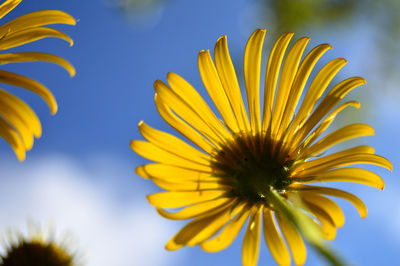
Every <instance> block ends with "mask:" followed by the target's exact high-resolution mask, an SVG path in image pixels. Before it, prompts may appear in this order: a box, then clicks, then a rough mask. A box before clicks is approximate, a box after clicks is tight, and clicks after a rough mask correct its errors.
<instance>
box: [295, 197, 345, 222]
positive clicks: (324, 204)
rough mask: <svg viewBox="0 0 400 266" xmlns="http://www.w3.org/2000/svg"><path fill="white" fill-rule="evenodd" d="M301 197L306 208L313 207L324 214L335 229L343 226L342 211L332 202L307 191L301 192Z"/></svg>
mask: <svg viewBox="0 0 400 266" xmlns="http://www.w3.org/2000/svg"><path fill="white" fill-rule="evenodd" d="M301 197H302V199H303V201H304V202H305V203H306V204H307V205H308V206H315V207H316V208H319V209H321V210H322V211H324V212H326V214H328V215H329V217H330V218H331V219H332V221H333V222H334V224H335V226H336V227H342V226H343V225H344V214H343V211H342V209H341V208H340V207H339V205H337V204H336V203H335V202H334V201H333V200H331V199H328V198H327V197H324V196H320V195H318V194H315V193H310V192H308V191H301Z"/></svg>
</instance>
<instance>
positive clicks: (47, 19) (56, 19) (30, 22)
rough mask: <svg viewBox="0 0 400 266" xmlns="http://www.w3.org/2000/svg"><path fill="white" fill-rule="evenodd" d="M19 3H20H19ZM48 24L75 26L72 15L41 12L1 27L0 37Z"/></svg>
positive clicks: (47, 11) (56, 11) (48, 11)
mask: <svg viewBox="0 0 400 266" xmlns="http://www.w3.org/2000/svg"><path fill="white" fill-rule="evenodd" d="M18 2H19V1H18ZM48 24H69V25H75V24H76V22H75V19H74V18H73V17H71V15H69V14H67V13H65V12H63V11H60V10H40V11H36V12H31V13H28V14H25V15H23V16H20V17H18V18H15V19H13V20H11V21H10V22H8V23H6V24H4V25H2V26H1V27H0V36H3V35H4V34H8V33H13V32H17V31H21V30H24V29H27V28H33V27H39V26H43V25H48Z"/></svg>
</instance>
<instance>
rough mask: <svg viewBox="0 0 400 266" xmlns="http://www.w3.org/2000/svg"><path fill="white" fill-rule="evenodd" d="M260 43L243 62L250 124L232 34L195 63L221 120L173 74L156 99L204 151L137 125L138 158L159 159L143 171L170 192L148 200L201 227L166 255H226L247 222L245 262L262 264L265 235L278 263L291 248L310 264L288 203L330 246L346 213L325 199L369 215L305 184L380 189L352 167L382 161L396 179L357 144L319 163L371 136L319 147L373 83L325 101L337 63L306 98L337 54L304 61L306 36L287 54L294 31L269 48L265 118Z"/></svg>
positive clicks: (185, 232)
mask: <svg viewBox="0 0 400 266" xmlns="http://www.w3.org/2000/svg"><path fill="white" fill-rule="evenodd" d="M264 36H265V30H256V31H255V32H254V33H253V34H252V35H251V37H250V39H249V40H248V42H247V46H246V50H245V55H244V79H245V85H246V93H247V103H248V112H249V118H250V119H248V115H247V111H246V107H245V105H244V103H243V101H242V95H241V92H240V88H239V84H238V80H237V78H236V74H235V70H234V67H233V65H232V61H231V58H230V55H229V52H228V46H227V39H226V36H223V37H221V38H219V39H218V41H217V43H216V46H215V49H214V60H215V64H214V62H213V60H212V58H211V55H210V52H209V51H208V50H207V51H201V52H200V53H199V57H198V65H199V70H200V75H201V78H202V80H203V83H204V86H205V87H206V89H207V92H208V94H209V95H210V97H211V99H212V101H213V102H214V104H215V106H216V109H217V110H218V111H219V113H220V115H221V117H222V120H221V119H219V118H218V117H217V115H216V114H214V112H213V111H212V109H211V108H210V107H209V106H208V105H207V104H206V102H205V101H204V100H203V98H202V97H201V96H200V95H199V94H198V93H197V91H196V90H195V89H194V88H193V87H192V86H191V85H190V84H189V83H188V82H186V81H185V80H184V79H183V78H181V77H180V76H178V75H177V74H174V73H168V75H167V81H168V84H169V85H167V84H165V83H163V82H162V81H159V80H157V81H156V82H155V84H154V87H155V91H156V95H155V102H156V106H157V109H158V111H159V113H160V115H161V116H162V118H163V119H164V120H165V121H166V122H167V123H168V124H169V125H170V126H172V127H173V128H174V129H176V130H177V131H178V132H179V133H180V134H182V135H183V136H184V137H185V138H186V139H187V140H189V141H190V142H192V143H193V144H194V145H195V146H196V147H193V146H191V145H189V144H188V143H186V142H184V141H183V140H181V139H179V138H177V137H175V136H173V135H171V134H168V133H165V132H161V131H158V130H156V129H153V128H151V127H149V126H148V125H146V124H145V123H144V122H140V123H139V130H140V133H141V134H142V135H143V137H144V138H145V139H146V140H147V141H141V140H133V141H132V142H131V148H132V149H133V150H134V151H135V152H136V153H138V154H139V155H141V156H143V157H145V158H147V159H149V160H152V161H155V162H156V163H149V164H146V165H143V166H139V167H137V168H136V172H137V174H138V175H140V176H142V177H144V178H149V179H151V180H152V181H153V182H154V183H155V184H157V185H158V186H159V187H160V188H162V189H165V190H167V191H165V192H159V193H155V194H152V195H149V196H148V201H149V203H150V204H151V205H154V206H155V207H157V211H158V212H159V213H160V214H161V215H162V216H164V217H166V218H168V219H174V220H181V219H193V220H192V221H190V222H189V223H188V224H187V225H186V226H185V227H184V228H182V229H181V230H180V231H179V232H178V233H177V234H176V235H175V236H174V237H173V238H172V239H171V240H170V241H169V242H168V243H167V245H166V249H167V250H176V249H179V248H181V247H183V246H195V245H200V246H201V248H202V249H203V250H205V251H209V252H216V251H220V250H222V249H224V248H226V247H228V246H229V245H230V244H231V243H232V241H233V240H234V239H235V237H236V236H237V234H238V233H239V231H240V230H241V228H242V227H243V226H244V225H245V223H246V221H247V220H249V221H248V223H247V229H246V232H245V235H244V239H243V247H242V262H243V265H256V264H257V260H258V253H259V244H260V234H261V228H263V233H264V238H265V242H266V244H267V245H268V247H269V250H270V252H271V254H272V256H273V257H274V258H275V260H276V262H277V263H279V264H281V265H289V264H290V263H291V256H290V252H289V251H291V254H292V257H293V260H294V262H295V264H303V263H304V262H305V259H306V249H305V245H304V242H303V238H302V236H301V234H300V233H302V234H303V237H305V234H304V231H302V230H303V228H299V226H298V224H296V223H294V222H293V220H291V219H290V215H287V212H286V210H287V209H286V210H285V209H284V208H282V204H281V202H283V203H284V204H286V205H287V206H289V207H290V208H292V209H295V210H297V209H299V210H302V211H301V213H304V212H305V213H307V214H308V215H309V216H310V217H312V218H313V219H314V220H315V221H317V222H318V228H320V229H321V231H322V233H323V235H324V237H325V238H326V239H334V237H335V235H336V228H338V227H341V226H342V225H343V223H344V215H343V213H342V210H341V208H340V207H339V206H338V205H337V204H336V203H335V202H334V201H333V200H331V199H330V198H328V197H326V196H332V197H337V198H342V199H345V200H348V201H349V202H351V203H352V204H353V205H354V206H355V207H356V208H357V210H358V212H359V213H360V216H361V217H365V216H366V215H367V209H366V207H365V205H364V203H363V202H362V201H361V200H360V199H359V198H358V197H356V196H354V195H353V194H350V193H348V192H345V191H343V190H339V189H335V188H329V187H326V186H313V185H308V184H307V185H306V184H305V183H314V182H329V181H346V182H356V183H361V184H366V185H369V186H373V187H376V188H379V189H383V187H384V182H383V180H382V179H381V178H380V177H379V176H378V175H376V174H375V173H373V172H371V171H369V170H365V169H361V168H357V167H344V166H348V165H352V164H375V165H378V166H381V167H384V168H387V169H390V170H391V169H392V165H391V163H390V162H389V161H388V160H387V159H385V158H383V157H381V156H378V155H375V154H374V149H373V148H372V147H369V146H357V147H354V148H349V149H345V150H343V151H340V152H336V153H332V154H330V155H326V156H321V154H322V153H324V152H325V151H326V150H327V149H328V148H330V147H331V146H333V145H335V144H337V143H340V142H343V141H345V140H348V139H352V138H357V137H362V136H368V135H373V134H374V130H373V129H372V127H370V126H368V125H365V124H360V123H356V124H351V125H348V126H345V127H343V128H340V129H338V130H336V131H334V132H332V133H330V134H327V135H326V136H323V137H321V138H320V136H321V134H322V133H323V132H324V131H325V130H326V129H327V128H328V127H329V125H330V124H331V123H332V122H333V120H334V118H335V117H336V116H337V115H338V114H339V113H340V112H341V111H342V110H343V109H345V108H347V107H349V106H353V107H356V108H358V107H359V106H360V104H359V103H358V102H355V101H350V102H346V103H343V104H341V105H340V106H339V107H336V108H334V107H335V106H336V104H337V103H339V101H340V100H341V99H342V98H343V97H344V96H345V95H346V94H347V93H348V92H349V91H351V90H352V89H354V88H355V87H357V86H360V85H362V84H364V83H365V80H364V79H363V78H360V77H352V78H348V79H346V80H343V81H342V82H340V83H338V84H336V85H335V86H333V88H332V89H331V90H330V91H328V92H327V93H326V94H325V96H324V97H322V99H321V100H320V101H319V103H318V100H319V99H320V98H321V96H322V95H323V94H324V92H325V91H326V89H327V87H328V85H329V83H330V81H331V80H332V79H333V77H334V76H335V75H336V73H337V72H338V71H339V70H340V69H341V68H342V67H343V66H344V65H345V64H346V62H347V61H346V60H345V59H343V58H337V59H334V60H332V61H330V62H329V63H327V64H326V65H325V66H323V67H322V68H321V70H320V71H319V72H318V73H317V74H316V76H315V78H314V79H313V80H312V81H310V85H309V87H308V90H306V91H305V93H304V96H303V98H302V99H303V100H302V101H300V99H301V95H302V94H303V90H304V87H305V86H306V84H307V81H308V78H309V75H310V73H311V71H312V70H313V68H314V66H315V64H316V63H317V61H318V59H319V58H320V57H321V56H322V55H323V54H324V53H325V52H326V51H328V50H329V49H331V46H330V45H329V44H321V45H319V46H317V47H315V48H314V49H312V50H311V51H310V52H309V53H308V54H307V55H305V56H304V58H303V59H302V55H303V52H304V50H305V48H306V45H307V43H308V41H309V38H307V37H305V38H301V39H299V40H297V41H296V42H295V43H294V44H293V45H292V47H291V48H290V49H287V47H288V45H289V42H290V40H291V39H292V37H293V33H285V34H283V35H282V36H280V37H279V38H278V40H277V41H276V42H275V44H274V45H273V47H272V50H271V53H270V56H269V59H268V63H267V69H266V75H265V87H264V104H263V108H262V110H260V70H261V52H262V46H263V42H264ZM286 50H288V51H287V53H286ZM285 53H286V57H285V60H283V58H284V55H285ZM299 102H300V103H299ZM295 111H296V112H295ZM261 118H262V119H261ZM277 196H278V198H277ZM166 209H177V210H176V211H173V212H171V211H170V210H166ZM307 217H308V216H307ZM299 230H300V232H299ZM285 240H286V241H285Z"/></svg>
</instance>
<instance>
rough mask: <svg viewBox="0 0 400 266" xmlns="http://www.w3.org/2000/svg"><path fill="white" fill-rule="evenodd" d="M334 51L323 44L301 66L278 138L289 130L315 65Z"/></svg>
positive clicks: (288, 100)
mask: <svg viewBox="0 0 400 266" xmlns="http://www.w3.org/2000/svg"><path fill="white" fill-rule="evenodd" d="M329 49H332V46H330V45H329V44H321V45H318V46H317V47H315V48H314V49H312V50H311V51H310V52H309V53H308V54H307V55H306V57H305V58H304V59H303V61H302V62H301V64H300V67H299V70H298V71H297V73H296V77H295V78H294V81H293V84H292V86H291V88H290V93H289V96H288V98H287V102H286V105H285V111H284V112H283V115H282V119H281V123H280V126H279V130H278V136H279V137H280V136H282V134H283V132H284V131H285V130H286V129H287V128H288V126H289V124H290V121H291V120H292V117H293V113H294V111H295V109H296V106H297V103H298V101H299V99H300V96H301V94H302V92H303V89H304V86H305V85H306V82H307V80H308V77H309V76H310V74H311V71H312V70H313V68H314V66H315V64H316V63H317V61H318V60H319V58H321V56H322V55H323V54H324V53H325V52H326V51H328V50H329Z"/></svg>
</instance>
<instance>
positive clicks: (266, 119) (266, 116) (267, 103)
mask: <svg viewBox="0 0 400 266" xmlns="http://www.w3.org/2000/svg"><path fill="white" fill-rule="evenodd" d="M292 37H293V33H291V32H289V33H284V34H282V35H281V36H280V37H279V38H278V40H277V41H276V42H275V44H274V46H273V47H272V49H271V52H270V56H269V59H268V65H267V71H266V73H265V86H264V107H263V121H262V129H263V131H267V129H268V127H269V124H270V120H271V114H272V108H273V106H274V99H275V90H276V83H277V81H278V77H279V71H280V69H281V64H282V59H283V56H284V55H285V51H286V48H287V46H288V45H289V42H290V40H291V39H292ZM293 47H294V49H293V48H292V49H291V51H294V50H297V48H296V47H298V44H295V45H294V46H293ZM291 53H293V52H289V54H291ZM300 57H301V55H300ZM288 58H289V55H288ZM290 58H292V56H290ZM289 60H290V59H289ZM299 60H300V59H299ZM288 62H289V61H288ZM285 65H287V63H286V62H285ZM285 65H284V67H283V69H287V66H286V67H285ZM283 73H285V70H283V71H282V76H281V79H280V83H283V82H286V81H287V79H285V77H284V76H285V74H283ZM278 95H280V92H279V90H278ZM277 97H278V96H277ZM276 103H277V104H278V101H277V102H276ZM272 119H273V117H272Z"/></svg>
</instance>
